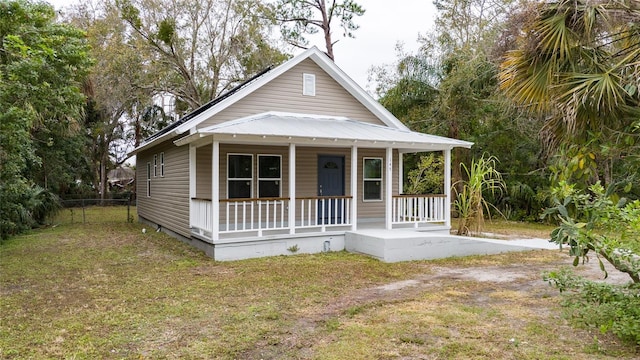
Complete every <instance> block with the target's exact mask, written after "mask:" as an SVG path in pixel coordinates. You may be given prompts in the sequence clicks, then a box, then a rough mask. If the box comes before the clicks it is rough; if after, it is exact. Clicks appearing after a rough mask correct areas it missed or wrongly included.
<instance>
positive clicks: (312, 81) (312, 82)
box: [302, 74, 316, 96]
mask: <svg viewBox="0 0 640 360" xmlns="http://www.w3.org/2000/svg"><path fill="white" fill-rule="evenodd" d="M302 95H306V96H316V76H315V75H314V74H302Z"/></svg>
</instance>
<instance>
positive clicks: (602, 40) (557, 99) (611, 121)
mask: <svg viewBox="0 0 640 360" xmlns="http://www.w3.org/2000/svg"><path fill="white" fill-rule="evenodd" d="M521 34H522V35H521V37H520V38H519V40H518V43H517V48H516V49H514V50H512V51H510V52H508V53H507V54H506V56H505V59H504V61H503V63H502V64H501V68H500V75H499V77H500V87H501V89H502V90H503V91H504V92H505V93H506V94H507V95H508V96H509V97H510V98H512V99H513V100H514V101H515V102H516V103H519V104H520V105H523V106H525V107H527V108H528V109H529V110H531V111H533V112H534V113H536V114H539V115H542V116H545V117H546V119H547V121H546V123H545V126H544V128H543V136H544V138H545V139H546V140H547V141H548V143H549V145H550V149H552V150H553V149H556V148H557V146H558V145H559V144H560V143H562V142H564V141H570V142H583V143H584V142H585V141H586V140H587V139H592V138H593V137H594V136H595V137H599V138H601V139H606V140H602V141H609V142H613V143H619V139H620V138H621V137H620V134H623V133H624V134H628V133H630V132H631V130H632V127H633V126H634V125H635V124H634V122H637V121H638V119H640V107H639V105H640V96H639V94H640V1H638V0H557V1H550V2H547V3H543V4H540V5H539V7H538V9H537V12H536V16H535V18H533V19H531V20H530V21H529V23H528V24H525V25H523V31H522V33H521Z"/></svg>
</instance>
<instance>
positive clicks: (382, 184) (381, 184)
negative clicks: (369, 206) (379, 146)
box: [362, 157, 384, 202]
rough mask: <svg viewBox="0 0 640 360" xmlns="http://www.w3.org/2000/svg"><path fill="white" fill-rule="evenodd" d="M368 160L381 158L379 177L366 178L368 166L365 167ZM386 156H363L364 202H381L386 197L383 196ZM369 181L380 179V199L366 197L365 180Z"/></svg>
mask: <svg viewBox="0 0 640 360" xmlns="http://www.w3.org/2000/svg"><path fill="white" fill-rule="evenodd" d="M367 160H380V177H379V178H366V177H365V173H366V168H365V164H366V162H367ZM383 171H384V158H381V157H363V158H362V201H363V202H381V201H383V199H384V197H383V192H384V182H383V178H384V174H383ZM367 181H380V199H365V198H364V196H365V186H364V184H365V182H367Z"/></svg>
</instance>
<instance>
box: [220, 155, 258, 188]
mask: <svg viewBox="0 0 640 360" xmlns="http://www.w3.org/2000/svg"><path fill="white" fill-rule="evenodd" d="M231 156H249V157H251V178H231V177H229V158H230V157H231ZM254 168H255V163H254V159H253V154H243V153H227V169H226V170H227V174H226V175H227V199H231V197H229V188H230V186H229V183H230V182H231V181H249V191H250V192H251V194H250V195H249V198H253V178H254V171H253V169H254ZM233 199H239V198H233Z"/></svg>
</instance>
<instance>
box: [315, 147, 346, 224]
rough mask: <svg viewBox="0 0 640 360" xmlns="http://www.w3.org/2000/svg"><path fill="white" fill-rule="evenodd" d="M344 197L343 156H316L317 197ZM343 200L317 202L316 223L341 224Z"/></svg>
mask: <svg viewBox="0 0 640 360" xmlns="http://www.w3.org/2000/svg"><path fill="white" fill-rule="evenodd" d="M343 195H344V156H335V155H320V156H318V196H343ZM343 209H344V199H321V200H320V201H319V202H318V223H319V224H339V223H341V222H342V214H343V212H344V211H343Z"/></svg>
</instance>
